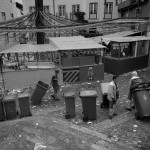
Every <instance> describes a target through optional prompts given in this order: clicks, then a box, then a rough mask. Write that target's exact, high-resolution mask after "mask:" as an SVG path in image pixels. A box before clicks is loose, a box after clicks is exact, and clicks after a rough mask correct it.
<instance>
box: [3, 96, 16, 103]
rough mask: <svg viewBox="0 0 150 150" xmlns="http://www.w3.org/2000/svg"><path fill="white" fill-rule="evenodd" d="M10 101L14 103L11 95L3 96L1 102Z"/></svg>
mask: <svg viewBox="0 0 150 150" xmlns="http://www.w3.org/2000/svg"><path fill="white" fill-rule="evenodd" d="M11 101H15V99H14V97H13V95H8V96H5V97H4V99H3V102H11Z"/></svg>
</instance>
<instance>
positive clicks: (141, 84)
mask: <svg viewBox="0 0 150 150" xmlns="http://www.w3.org/2000/svg"><path fill="white" fill-rule="evenodd" d="M149 87H150V81H149V80H147V79H144V78H136V79H133V80H132V81H131V86H130V92H131V93H132V92H133V91H134V90H135V89H137V88H140V89H146V88H149Z"/></svg>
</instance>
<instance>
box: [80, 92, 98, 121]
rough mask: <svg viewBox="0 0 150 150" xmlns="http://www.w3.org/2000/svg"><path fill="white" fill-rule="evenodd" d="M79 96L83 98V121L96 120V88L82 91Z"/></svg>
mask: <svg viewBox="0 0 150 150" xmlns="http://www.w3.org/2000/svg"><path fill="white" fill-rule="evenodd" d="M79 97H80V98H81V100H82V108H83V121H88V120H91V121H92V120H96V97H97V92H96V91H95V90H87V91H81V92H80V95H79Z"/></svg>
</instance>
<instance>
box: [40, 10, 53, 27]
mask: <svg viewBox="0 0 150 150" xmlns="http://www.w3.org/2000/svg"><path fill="white" fill-rule="evenodd" d="M40 14H41V15H42V16H43V17H44V19H45V21H46V22H47V23H48V25H50V26H52V25H53V26H54V23H53V22H52V21H51V22H50V21H49V19H47V16H45V14H44V13H43V12H40Z"/></svg>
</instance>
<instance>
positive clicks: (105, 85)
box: [101, 83, 109, 94]
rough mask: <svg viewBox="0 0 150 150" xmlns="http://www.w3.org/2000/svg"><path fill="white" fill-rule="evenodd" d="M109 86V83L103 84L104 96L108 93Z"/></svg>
mask: <svg viewBox="0 0 150 150" xmlns="http://www.w3.org/2000/svg"><path fill="white" fill-rule="evenodd" d="M108 86H109V83H101V90H102V93H103V94H107V93H108Z"/></svg>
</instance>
